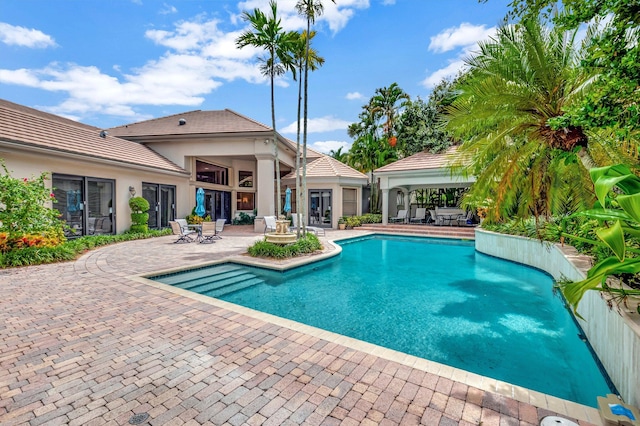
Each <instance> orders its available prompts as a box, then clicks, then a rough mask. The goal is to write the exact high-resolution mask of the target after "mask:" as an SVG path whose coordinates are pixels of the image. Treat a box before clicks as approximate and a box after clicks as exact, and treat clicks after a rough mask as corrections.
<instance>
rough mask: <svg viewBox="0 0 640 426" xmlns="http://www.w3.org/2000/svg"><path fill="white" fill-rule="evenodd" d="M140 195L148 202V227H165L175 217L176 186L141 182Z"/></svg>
mask: <svg viewBox="0 0 640 426" xmlns="http://www.w3.org/2000/svg"><path fill="white" fill-rule="evenodd" d="M142 197H143V198H144V199H145V200H147V201H148V202H149V221H148V222H147V223H148V224H149V229H160V228H167V227H168V226H169V221H171V220H174V219H175V217H176V187H175V186H173V185H161V184H157V183H147V182H143V183H142Z"/></svg>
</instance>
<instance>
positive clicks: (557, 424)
mask: <svg viewBox="0 0 640 426" xmlns="http://www.w3.org/2000/svg"><path fill="white" fill-rule="evenodd" d="M540 426H578V424H577V423H575V422H572V421H571V420H567V419H563V418H562V417H557V416H547V417H543V418H542V421H541V422H540Z"/></svg>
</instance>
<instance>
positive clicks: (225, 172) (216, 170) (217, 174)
mask: <svg viewBox="0 0 640 426" xmlns="http://www.w3.org/2000/svg"><path fill="white" fill-rule="evenodd" d="M196 180H197V181H198V182H207V183H214V184H217V185H229V169H227V168H226V167H220V166H216V165H213V164H209V163H205V162H204V161H199V160H196Z"/></svg>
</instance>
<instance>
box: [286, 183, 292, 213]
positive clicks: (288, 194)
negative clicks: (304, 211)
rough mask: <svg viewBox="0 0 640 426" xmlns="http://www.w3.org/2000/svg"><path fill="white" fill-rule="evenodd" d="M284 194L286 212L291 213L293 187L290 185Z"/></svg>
mask: <svg viewBox="0 0 640 426" xmlns="http://www.w3.org/2000/svg"><path fill="white" fill-rule="evenodd" d="M284 194H285V195H284V212H285V213H289V212H290V211H291V189H290V188H289V187H288V186H287V189H286V191H284Z"/></svg>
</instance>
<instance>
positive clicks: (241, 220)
mask: <svg viewBox="0 0 640 426" xmlns="http://www.w3.org/2000/svg"><path fill="white" fill-rule="evenodd" d="M255 219H256V217H255V216H251V215H250V214H247V213H244V212H240V213H238V217H236V218H234V219H233V222H232V223H233V224H234V225H253V222H254V221H255Z"/></svg>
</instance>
